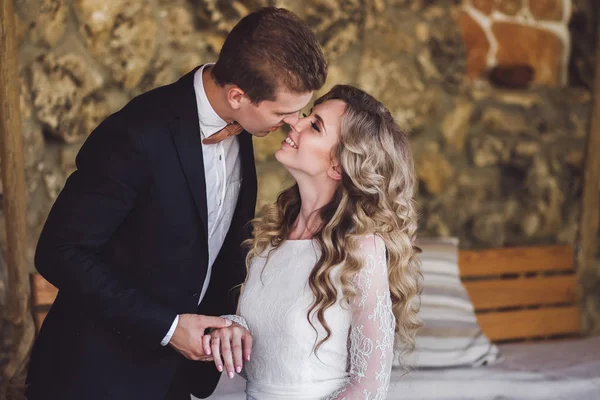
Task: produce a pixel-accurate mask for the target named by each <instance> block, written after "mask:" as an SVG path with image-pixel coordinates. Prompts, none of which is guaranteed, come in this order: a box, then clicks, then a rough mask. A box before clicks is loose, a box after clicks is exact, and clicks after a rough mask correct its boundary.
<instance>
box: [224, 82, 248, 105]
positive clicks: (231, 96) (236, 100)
mask: <svg viewBox="0 0 600 400" xmlns="http://www.w3.org/2000/svg"><path fill="white" fill-rule="evenodd" d="M245 94H246V93H245V92H244V91H243V90H242V89H240V88H239V87H238V86H235V85H234V86H231V87H230V88H229V89H228V90H227V101H228V102H229V105H230V106H231V108H233V109H234V110H239V109H240V107H241V106H242V104H243V103H244V101H246V96H245Z"/></svg>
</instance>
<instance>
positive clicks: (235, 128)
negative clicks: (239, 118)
mask: <svg viewBox="0 0 600 400" xmlns="http://www.w3.org/2000/svg"><path fill="white" fill-rule="evenodd" d="M243 130H244V128H242V126H241V125H240V124H238V123H237V122H232V123H230V124H227V125H225V128H223V129H221V130H220V131H219V132H217V133H215V134H214V135H210V136H209V137H207V138H206V139H204V140H202V143H204V144H217V143H219V142H222V141H223V140H225V139H229V138H230V137H232V136H235V135H239V134H240V132H242V131H243Z"/></svg>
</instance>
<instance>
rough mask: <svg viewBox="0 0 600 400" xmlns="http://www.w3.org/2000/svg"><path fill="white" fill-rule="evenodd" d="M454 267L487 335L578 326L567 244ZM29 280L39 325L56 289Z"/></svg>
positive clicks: (540, 333) (472, 258)
mask: <svg viewBox="0 0 600 400" xmlns="http://www.w3.org/2000/svg"><path fill="white" fill-rule="evenodd" d="M459 268H460V271H461V277H462V279H463V283H464V285H465V287H466V288H467V291H468V292H469V296H470V298H471V301H472V303H473V305H474V307H475V311H476V313H477V319H478V321H479V324H480V326H481V329H482V330H483V331H484V332H485V333H486V334H487V335H488V337H489V338H490V339H491V340H494V341H503V340H512V339H527V338H539V337H548V336H554V335H565V334H575V333H578V332H579V329H580V328H579V326H580V325H579V324H580V322H579V309H578V307H577V306H576V303H577V293H578V291H577V282H576V279H575V276H574V270H573V248H572V247H571V246H543V247H539V246H536V247H517V248H503V249H490V250H480V251H478V250H461V251H459ZM532 273H533V275H532ZM507 275H508V276H509V277H507ZM31 283H32V292H33V311H34V316H35V321H36V326H37V327H38V329H39V327H40V326H41V323H42V321H43V319H44V317H45V316H46V313H47V311H48V308H49V307H50V305H51V304H52V302H53V301H54V299H55V298H56V295H57V293H58V290H57V289H56V288H55V287H54V286H52V285H51V284H50V283H49V282H48V281H46V280H45V279H44V278H43V277H42V276H41V275H39V274H37V273H34V274H32V277H31ZM532 307H534V308H532Z"/></svg>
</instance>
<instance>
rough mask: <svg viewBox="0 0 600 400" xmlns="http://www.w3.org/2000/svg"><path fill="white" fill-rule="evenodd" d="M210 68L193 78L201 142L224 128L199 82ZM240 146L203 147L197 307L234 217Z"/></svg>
mask: <svg viewBox="0 0 600 400" xmlns="http://www.w3.org/2000/svg"><path fill="white" fill-rule="evenodd" d="M210 65H213V64H205V65H204V66H202V67H201V68H199V69H198V70H197V71H196V73H195V74H194V91H195V92H196V103H197V105H198V118H199V120H200V136H201V138H200V140H202V139H205V138H207V137H209V136H211V135H213V134H215V133H217V132H218V131H220V130H221V129H223V128H224V127H225V125H227V122H225V121H224V120H223V119H222V118H221V117H219V115H217V113H216V112H215V110H214V109H213V108H212V106H211V105H210V102H209V101H208V97H206V92H205V91H204V84H203V82H202V72H203V71H204V68H206V67H207V66H210ZM239 154H240V145H239V141H238V138H237V136H234V137H231V138H228V139H225V140H223V141H222V142H219V143H217V144H204V143H203V144H202V157H203V161H204V176H205V179H206V206H207V209H208V221H207V224H208V270H207V272H206V278H205V280H204V282H198V287H199V288H200V287H201V292H200V298H199V300H198V304H200V302H201V301H202V299H203V298H204V295H205V294H206V290H207V289H208V284H209V283H210V276H211V272H212V266H213V264H214V262H215V260H216V258H217V256H218V255H219V251H220V250H221V247H222V246H223V242H224V241H225V236H227V232H228V231H229V227H230V226H231V220H232V219H233V213H234V211H235V207H236V205H237V200H238V197H239V194H240V189H241V186H242V170H241V161H240V157H239ZM178 322H179V316H177V317H175V321H173V325H171V329H169V332H168V333H167V335H166V336H165V337H164V339H163V340H162V342H161V344H162V345H163V346H166V345H167V344H168V343H169V341H170V340H171V337H172V336H173V333H174V332H175V328H177V323H178Z"/></svg>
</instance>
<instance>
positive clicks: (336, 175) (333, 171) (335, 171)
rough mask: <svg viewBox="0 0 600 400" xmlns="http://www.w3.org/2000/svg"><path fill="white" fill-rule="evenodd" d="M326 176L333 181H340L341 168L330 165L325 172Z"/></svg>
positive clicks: (337, 165)
mask: <svg viewBox="0 0 600 400" xmlns="http://www.w3.org/2000/svg"><path fill="white" fill-rule="evenodd" d="M327 175H328V176H329V177H330V178H331V179H333V180H334V181H341V180H342V167H341V166H340V165H339V164H336V165H331V167H329V170H328V171H327Z"/></svg>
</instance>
